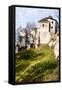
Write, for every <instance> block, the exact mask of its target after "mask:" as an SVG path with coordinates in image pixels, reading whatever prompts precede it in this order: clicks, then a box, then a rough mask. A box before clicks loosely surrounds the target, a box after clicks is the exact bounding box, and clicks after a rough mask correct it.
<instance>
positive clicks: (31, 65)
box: [16, 45, 59, 83]
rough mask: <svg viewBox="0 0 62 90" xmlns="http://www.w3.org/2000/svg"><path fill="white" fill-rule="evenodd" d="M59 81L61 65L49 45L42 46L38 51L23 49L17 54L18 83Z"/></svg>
mask: <svg viewBox="0 0 62 90" xmlns="http://www.w3.org/2000/svg"><path fill="white" fill-rule="evenodd" d="M58 79H59V63H58V61H57V60H56V59H55V56H54V52H53V49H52V48H50V47H48V46H47V45H41V46H40V47H39V48H38V49H35V48H31V49H30V50H26V49H21V50H20V51H19V53H18V54H16V82H21V83H29V82H30V83H32V82H44V81H57V80H58Z"/></svg>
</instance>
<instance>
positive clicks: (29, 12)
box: [16, 7, 59, 29]
mask: <svg viewBox="0 0 62 90" xmlns="http://www.w3.org/2000/svg"><path fill="white" fill-rule="evenodd" d="M58 15H59V11H58V9H43V8H23V7H16V29H17V28H19V27H20V25H22V27H23V28H24V27H25V26H26V24H27V23H28V22H30V23H32V22H35V23H37V22H38V20H40V19H42V18H44V17H48V16H53V18H55V19H56V20H57V21H58V17H57V16H58Z"/></svg>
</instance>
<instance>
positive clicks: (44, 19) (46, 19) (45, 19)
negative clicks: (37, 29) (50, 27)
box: [38, 16, 57, 22]
mask: <svg viewBox="0 0 62 90" xmlns="http://www.w3.org/2000/svg"><path fill="white" fill-rule="evenodd" d="M48 19H51V20H55V21H56V22H57V20H56V19H54V18H53V17H52V16H48V17H46V18H43V19H41V20H39V21H38V22H42V21H48Z"/></svg>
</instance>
